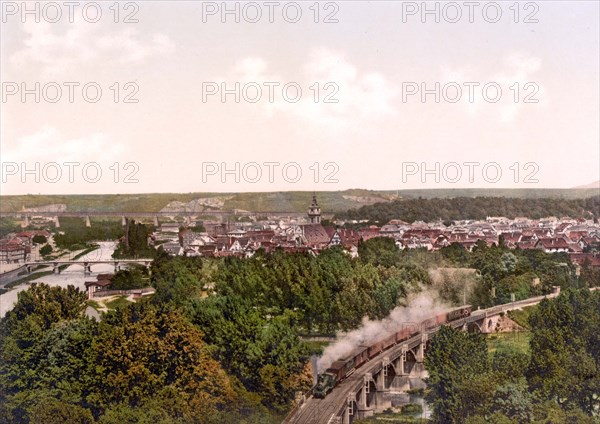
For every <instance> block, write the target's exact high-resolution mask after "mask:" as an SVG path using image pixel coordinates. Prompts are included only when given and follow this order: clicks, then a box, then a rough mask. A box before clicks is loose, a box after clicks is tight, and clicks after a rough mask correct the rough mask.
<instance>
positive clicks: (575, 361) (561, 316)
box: [527, 290, 600, 414]
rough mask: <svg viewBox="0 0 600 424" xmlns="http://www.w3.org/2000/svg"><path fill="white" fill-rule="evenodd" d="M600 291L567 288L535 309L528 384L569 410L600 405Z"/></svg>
mask: <svg viewBox="0 0 600 424" xmlns="http://www.w3.org/2000/svg"><path fill="white" fill-rule="evenodd" d="M599 310H600V293H599V292H597V291H596V292H590V291H588V290H577V291H576V290H567V291H564V292H561V294H560V296H558V297H557V298H555V299H552V300H546V299H545V300H543V301H542V302H541V303H540V304H539V307H538V308H537V309H536V310H535V311H534V312H533V313H532V315H531V317H530V319H529V321H530V324H531V331H532V336H531V341H530V345H531V362H530V366H529V369H528V372H527V378H528V381H529V385H530V388H531V389H532V390H533V391H534V393H535V394H536V395H537V396H539V397H540V398H541V399H548V400H554V401H556V402H557V403H558V404H559V405H560V406H561V407H563V408H564V409H565V410H566V409H569V408H580V409H581V410H582V411H584V412H586V413H588V414H591V413H593V411H595V410H596V408H598V406H599V405H600V398H598V396H597V394H598V393H600V372H599V370H600V314H598V311H599Z"/></svg>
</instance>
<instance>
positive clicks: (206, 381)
mask: <svg viewBox="0 0 600 424" xmlns="http://www.w3.org/2000/svg"><path fill="white" fill-rule="evenodd" d="M91 358H92V359H91V363H93V364H94V384H93V388H94V392H93V393H91V394H90V395H89V396H88V400H89V401H90V402H91V403H92V404H93V405H95V406H96V407H98V408H101V409H103V408H106V407H108V406H109V405H111V404H118V403H126V404H128V405H130V406H132V407H135V406H138V405H141V404H142V403H143V402H144V400H145V399H147V398H149V397H152V396H153V395H154V394H156V393H158V392H159V391H160V390H161V389H163V388H165V387H171V388H173V389H174V390H177V391H179V392H181V393H182V396H184V399H186V401H187V402H188V403H189V402H193V403H194V405H195V406H194V408H196V413H198V414H199V415H206V416H210V415H211V414H214V413H215V412H217V411H218V410H223V409H228V408H229V407H230V405H231V403H232V402H233V401H234V398H235V391H234V387H233V385H232V382H231V381H230V379H229V378H228V376H227V375H226V374H225V372H224V371H223V369H222V368H221V366H220V364H219V363H218V362H216V361H215V360H214V359H212V358H211V356H210V351H209V350H208V348H207V347H206V345H205V344H204V342H203V340H202V335H201V333H200V331H199V330H197V329H196V328H194V327H193V326H192V325H191V324H190V323H189V322H187V321H186V320H185V319H184V318H183V316H182V315H181V314H180V313H179V312H177V311H176V310H173V309H172V308H168V307H166V308H165V307H156V306H153V305H152V304H150V303H148V302H142V303H138V304H131V305H129V306H127V307H124V308H119V309H118V310H116V311H112V312H109V313H107V314H105V315H104V316H103V320H102V321H101V323H100V324H99V327H98V337H96V339H95V340H94V343H93V345H92V348H91Z"/></svg>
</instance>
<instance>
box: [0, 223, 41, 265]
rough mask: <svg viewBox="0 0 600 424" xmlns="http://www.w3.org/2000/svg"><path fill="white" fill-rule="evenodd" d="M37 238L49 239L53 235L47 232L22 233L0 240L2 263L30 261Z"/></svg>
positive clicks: (0, 258)
mask: <svg viewBox="0 0 600 424" xmlns="http://www.w3.org/2000/svg"><path fill="white" fill-rule="evenodd" d="M35 236H44V237H45V238H46V239H49V238H50V236H51V234H50V232H48V231H46V230H34V231H22V232H19V233H12V234H9V235H8V236H6V237H4V238H2V239H0V263H3V264H13V263H20V262H24V261H26V260H28V259H29V256H30V254H31V248H32V247H33V244H34V243H33V238H34V237H35Z"/></svg>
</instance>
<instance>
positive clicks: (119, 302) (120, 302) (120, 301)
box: [105, 296, 131, 309]
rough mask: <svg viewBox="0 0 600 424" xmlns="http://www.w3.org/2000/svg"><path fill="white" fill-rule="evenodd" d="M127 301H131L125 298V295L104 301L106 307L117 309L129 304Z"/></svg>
mask: <svg viewBox="0 0 600 424" xmlns="http://www.w3.org/2000/svg"><path fill="white" fill-rule="evenodd" d="M129 303H131V302H129V300H127V296H118V297H117V298H116V299H114V300H111V301H110V302H106V303H105V305H106V307H107V308H108V309H117V308H120V307H122V306H126V305H129Z"/></svg>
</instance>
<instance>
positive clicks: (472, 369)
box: [425, 326, 493, 424]
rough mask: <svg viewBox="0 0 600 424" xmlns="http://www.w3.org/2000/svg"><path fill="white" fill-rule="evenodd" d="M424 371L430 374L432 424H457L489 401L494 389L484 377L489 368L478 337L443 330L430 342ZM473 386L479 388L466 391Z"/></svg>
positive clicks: (427, 396)
mask: <svg viewBox="0 0 600 424" xmlns="http://www.w3.org/2000/svg"><path fill="white" fill-rule="evenodd" d="M425 367H426V368H427V371H428V372H429V378H428V379H427V385H428V392H427V394H426V399H427V401H428V402H429V403H430V404H431V405H432V407H433V416H432V419H433V421H434V422H435V423H448V424H451V423H460V422H462V421H464V419H465V418H466V417H467V416H469V415H470V414H471V413H473V412H474V411H473V409H472V408H473V407H477V406H481V405H482V402H488V401H489V400H490V399H489V398H487V396H488V393H489V390H490V386H491V387H493V386H492V385H491V384H490V381H491V380H490V379H489V377H486V375H487V374H488V373H489V371H490V368H489V362H488V352H487V345H486V343H485V339H484V338H483V336H482V335H481V334H478V333H467V332H462V331H459V330H455V329H453V328H452V327H449V326H442V327H441V328H440V330H439V331H438V332H437V333H436V334H435V336H434V337H433V339H432V340H431V344H430V347H429V349H428V350H427V355H426V356H425ZM478 381H481V382H482V383H481V384H479V383H478ZM476 383H477V384H478V385H479V387H477V388H476V389H471V390H468V389H469V387H473V384H476ZM492 393H493V392H492ZM474 400H475V401H476V402H477V403H473V401H474Z"/></svg>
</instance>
